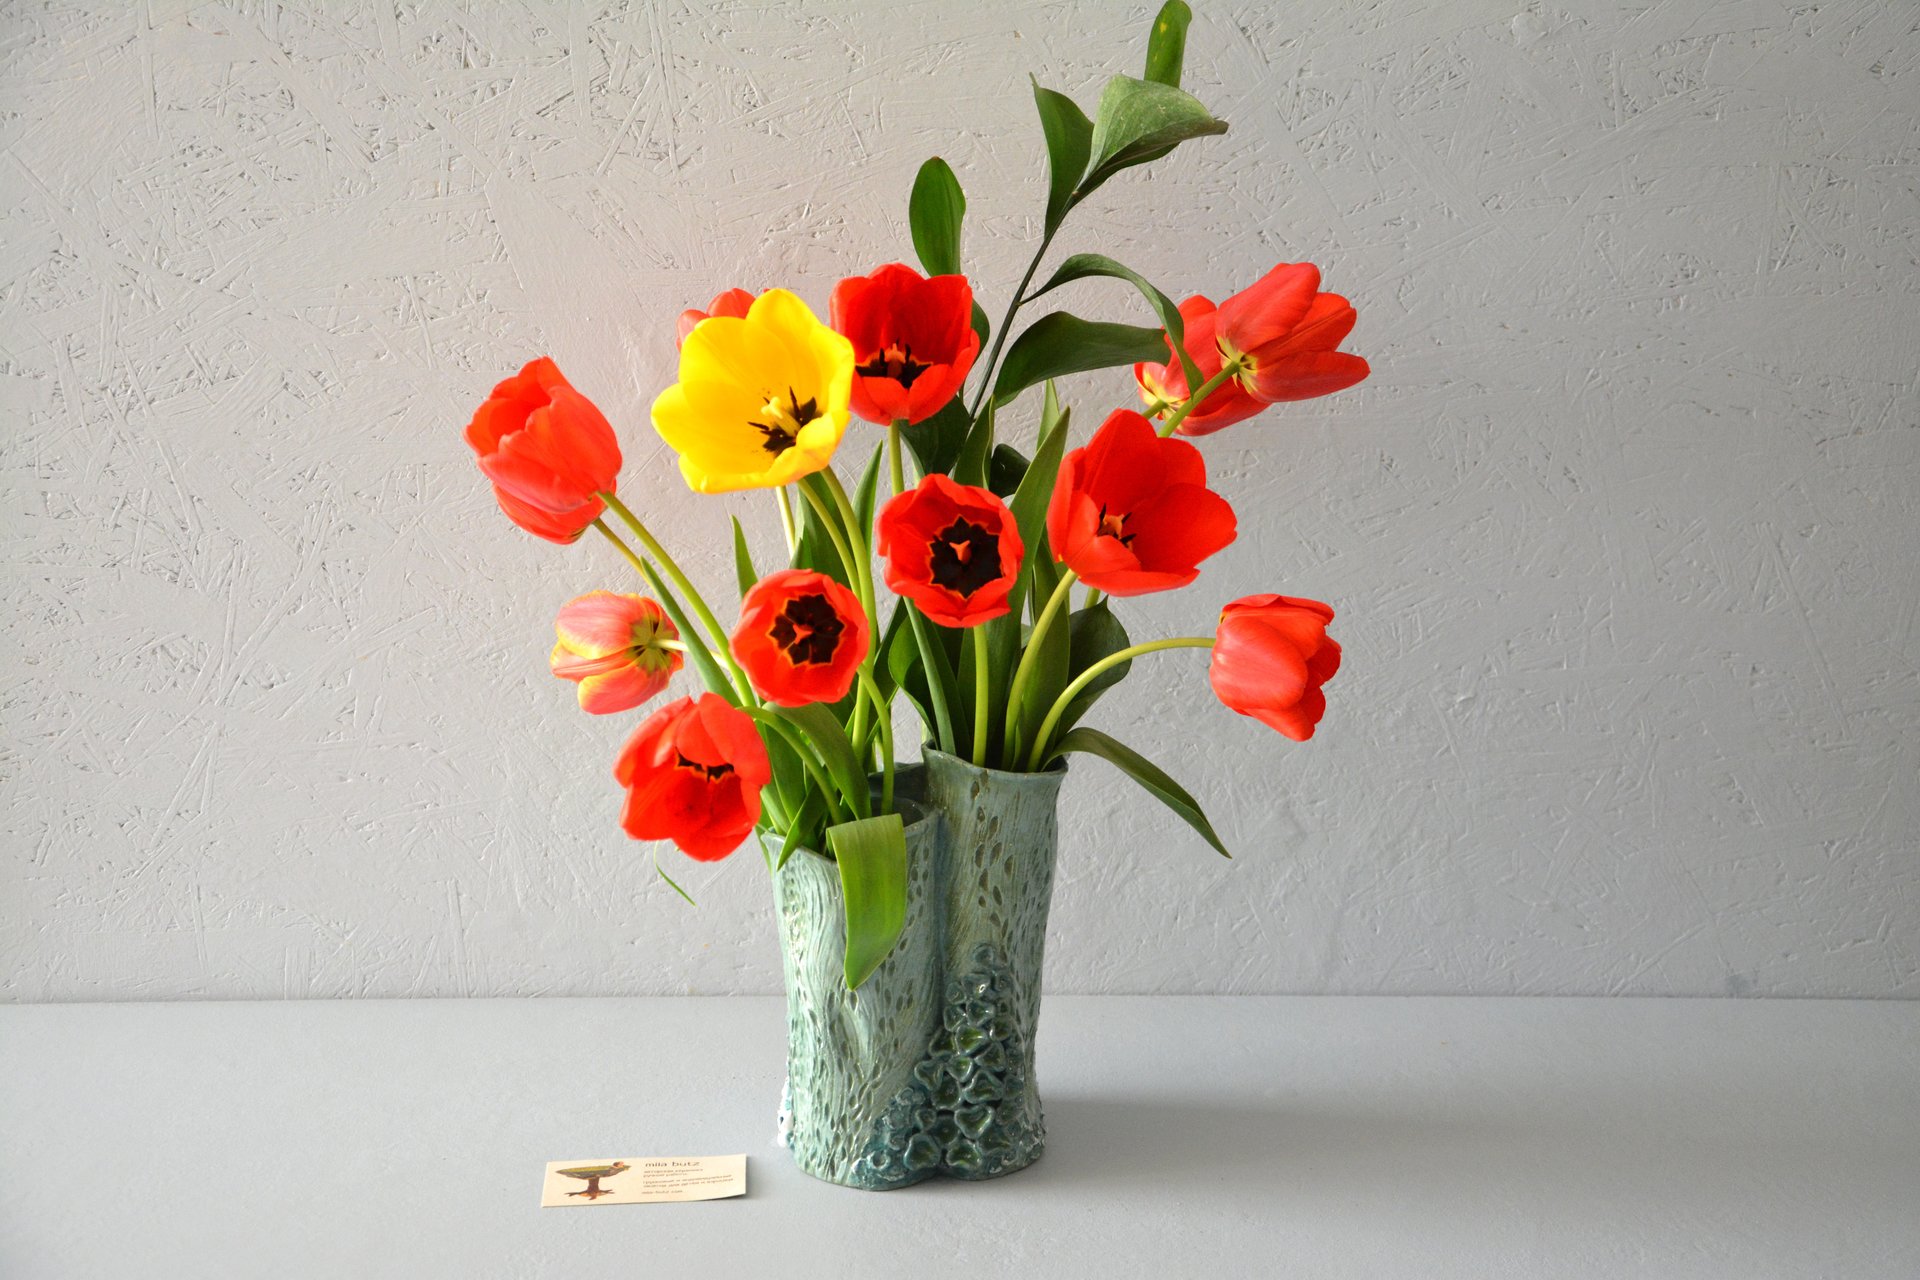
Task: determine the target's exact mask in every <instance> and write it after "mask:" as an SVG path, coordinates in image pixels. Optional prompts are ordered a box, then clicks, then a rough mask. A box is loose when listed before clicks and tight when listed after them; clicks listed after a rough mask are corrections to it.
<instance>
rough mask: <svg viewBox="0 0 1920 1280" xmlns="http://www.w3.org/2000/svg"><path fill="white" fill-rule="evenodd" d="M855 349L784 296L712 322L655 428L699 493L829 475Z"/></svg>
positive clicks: (702, 326) (842, 429)
mask: <svg viewBox="0 0 1920 1280" xmlns="http://www.w3.org/2000/svg"><path fill="white" fill-rule="evenodd" d="M852 394H853V344H852V343H850V342H848V341H847V340H846V339H845V338H843V337H841V336H840V335H839V334H837V333H835V332H834V331H833V330H832V329H829V328H828V327H827V326H826V325H824V324H821V323H820V321H819V320H818V319H817V318H815V316H814V314H813V312H811V311H809V310H808V309H807V304H806V303H804V302H802V301H800V299H798V298H796V297H795V296H794V295H793V294H791V293H788V292H787V291H786V290H785V289H769V290H768V291H767V292H765V293H763V294H761V295H760V296H759V297H758V298H756V299H754V301H753V305H752V306H751V307H750V308H748V310H747V314H746V315H745V316H744V317H740V318H736V317H733V316H710V317H708V318H707V319H705V320H702V321H701V322H700V323H699V324H698V325H696V326H695V327H694V330H693V332H692V333H691V334H689V335H688V336H687V340H686V344H685V345H684V346H682V347H681V349H680V381H679V382H677V383H675V384H674V385H673V386H671V387H668V388H667V389H666V390H665V391H663V392H661V393H660V395H659V397H658V398H656V399H655V400H654V402H653V429H654V430H655V431H658V432H659V433H660V438H661V439H663V440H665V441H666V442H667V443H668V444H669V445H671V446H672V447H673V449H674V451H675V452H676V453H678V454H679V455H680V474H682V475H684V476H685V477H686V478H687V484H688V485H689V486H691V487H692V489H693V490H694V492H696V493H728V492H731V491H733V490H735V489H771V488H776V487H778V486H780V485H783V484H788V483H791V482H792V481H795V480H798V479H799V478H800V477H801V476H804V475H810V474H811V473H813V472H815V471H819V470H820V469H821V468H823V467H825V466H826V465H827V463H829V462H830V461H832V460H833V451H834V450H835V449H836V448H838V447H839V445H840V437H841V436H843V435H845V434H846V430H847V414H848V410H849V401H850V399H851V397H852Z"/></svg>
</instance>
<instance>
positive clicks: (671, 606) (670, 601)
mask: <svg viewBox="0 0 1920 1280" xmlns="http://www.w3.org/2000/svg"><path fill="white" fill-rule="evenodd" d="M640 567H641V569H643V570H645V572H646V575H647V585H648V586H650V587H652V588H653V593H654V595H656V596H658V597H659V598H660V607H661V608H662V609H665V610H666V611H667V616H668V617H669V618H672V619H673V625H674V626H675V627H678V628H679V630H680V641H681V643H682V644H684V645H686V646H687V661H689V662H691V663H692V664H693V670H694V673H695V674H696V675H698V676H699V677H700V683H701V684H704V685H705V686H707V688H708V689H709V690H711V691H712V692H714V693H717V694H719V695H720V696H721V697H723V698H725V699H726V700H727V701H728V702H731V703H733V704H734V705H735V706H738V705H739V703H740V692H739V690H737V689H735V688H734V687H733V681H732V680H730V679H728V678H727V673H726V672H725V671H724V670H722V669H721V666H720V663H719V662H718V661H717V660H716V659H715V658H714V656H713V651H712V650H711V649H709V648H707V644H706V641H704V640H702V639H701V638H700V637H701V633H700V632H699V631H698V630H696V629H695V628H694V625H693V623H691V622H689V621H688V620H687V612H686V610H685V609H682V608H681V607H680V601H679V600H677V599H676V598H675V597H674V594H673V592H672V591H671V590H669V589H668V587H667V584H666V582H665V581H663V580H662V579H661V577H660V571H659V570H658V569H655V568H654V567H653V562H652V561H651V560H647V559H644V558H643V559H642V560H641V561H640Z"/></svg>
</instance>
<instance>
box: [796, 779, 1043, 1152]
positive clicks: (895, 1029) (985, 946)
mask: <svg viewBox="0 0 1920 1280" xmlns="http://www.w3.org/2000/svg"><path fill="white" fill-rule="evenodd" d="M923 754H924V756H925V761H926V763H925V765H924V766H923V767H921V768H918V769H906V770H902V772H901V777H900V779H899V782H898V793H899V794H900V795H901V796H902V797H903V800H904V801H905V802H906V803H904V804H903V809H907V810H909V826H908V828H907V920H906V925H905V927H904V928H903V929H902V930H901V935H900V942H899V944H898V945H897V946H896V947H895V948H894V950H893V952H892V954H890V955H889V956H888V957H887V959H886V960H885V961H884V962H882V963H881V965H880V967H879V968H878V969H877V970H875V971H874V974H873V976H872V977H870V978H869V979H867V981H866V982H865V983H864V984H862V986H861V987H860V989H859V990H858V991H848V990H847V989H846V982H845V979H844V976H843V974H842V970H841V952H842V947H843V945H844V939H845V931H846V919H845V915H844V911H843V908H842V905H841V897H840V878H839V871H838V868H836V867H835V866H834V864H833V863H832V862H831V861H829V860H828V859H826V858H823V857H821V856H820V855H818V854H816V853H812V852H809V851H805V850H802V851H799V852H796V853H795V854H794V855H793V856H792V857H791V858H789V859H788V861H787V865H786V866H785V867H784V868H783V869H782V870H781V871H780V872H779V873H778V874H777V875H776V876H775V877H774V901H775V904H776V907H777V909H778V913H779V918H780V935H781V945H782V949H783V953H784V962H785V971H786V981H787V1085H786V1093H785V1097H784V1098H783V1099H782V1105H781V1109H780V1138H781V1141H782V1142H783V1143H784V1144H785V1145H786V1146H787V1147H788V1149H789V1150H790V1151H791V1152H792V1153H793V1158H794V1162H795V1163H796V1164H798V1165H799V1166H800V1168H801V1169H803V1170H805V1171H806V1172H807V1173H810V1174H812V1175H813V1176H814V1177H816V1178H824V1179H826V1180H828V1181H830V1182H838V1183H842V1184H844V1185H846V1186H851V1187H864V1188H867V1189H870V1190H886V1189H889V1188H892V1187H901V1186H906V1185H907V1184H909V1183H913V1182H919V1181H921V1180H923V1179H926V1178H930V1177H933V1176H934V1175H936V1174H941V1175H945V1176H947V1177H954V1178H968V1179H979V1178H994V1177H999V1176H1000V1175H1002V1174H1007V1173H1012V1172H1014V1171H1015V1170H1017V1169H1024V1168H1026V1167H1027V1166H1028V1165H1030V1164H1032V1163H1033V1162H1034V1160H1036V1159H1038V1158H1039V1155H1040V1152H1041V1149H1042V1146H1043V1145H1044V1141H1045V1134H1046V1131H1045V1126H1044V1125H1043V1123H1042V1121H1041V1115H1040V1095H1039V1092H1038V1089H1037V1086H1036V1083H1035V1080H1034V1073H1033V1040H1034V1031H1035V1028H1036V1026H1037V1024H1038V1021H1039V1016H1040V970H1041V960H1042V957H1043V953H1044V950H1045V945H1046V933H1047V908H1048V906H1049V904H1050V902H1051V901H1052V897H1053V865H1054V852H1055V847H1056V837H1057V834H1058V822H1057V802H1058V799H1059V794H1060V782H1061V780H1062V778H1064V777H1065V771H1064V770H1054V771H1052V772H1048V773H1041V774H1023V773H1002V772H1000V771H998V770H993V769H978V768H975V767H974V766H973V765H971V764H968V763H967V762H965V761H963V760H958V759H955V758H954V757H952V756H948V755H944V754H942V753H940V752H937V751H932V750H927V751H925V752H924V753H923ZM916 803H917V805H918V809H917V811H915V805H916Z"/></svg>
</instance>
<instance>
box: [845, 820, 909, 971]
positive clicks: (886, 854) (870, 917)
mask: <svg viewBox="0 0 1920 1280" xmlns="http://www.w3.org/2000/svg"><path fill="white" fill-rule="evenodd" d="M827 848H828V849H830V850H831V851H832V853H833V860H834V862H835V863H837V864H838V865H839V867H840V892H841V895H842V896H843V897H844V899H845V903H846V909H847V951H846V974H847V988H848V990H853V989H856V988H858V987H859V985H860V984H861V983H863V982H865V981H866V980H867V979H868V978H870V977H872V976H873V971H874V970H875V969H878V968H879V967H880V962H881V961H882V960H885V959H886V958H887V954H888V953H889V952H890V951H892V950H893V944H894V943H896V942H898V941H899V940H900V930H901V928H902V926H904V925H905V924H906V922H907V834H906V827H905V824H904V823H903V822H902V821H901V819H900V815H899V814H897V813H883V814H881V815H880V816H879V817H877V818H859V819H856V820H854V821H852V822H843V823H841V824H840V825H839V826H837V827H828V828H827Z"/></svg>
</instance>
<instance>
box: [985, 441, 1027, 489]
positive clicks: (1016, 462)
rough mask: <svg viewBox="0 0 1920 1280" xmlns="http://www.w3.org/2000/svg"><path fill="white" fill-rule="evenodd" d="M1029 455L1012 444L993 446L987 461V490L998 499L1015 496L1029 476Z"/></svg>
mask: <svg viewBox="0 0 1920 1280" xmlns="http://www.w3.org/2000/svg"><path fill="white" fill-rule="evenodd" d="M1027 466H1028V463H1027V455H1026V454H1024V453H1022V452H1020V451H1019V450H1018V449H1016V448H1014V447H1013V446H1012V445H1010V444H997V445H995V446H993V456H992V457H990V458H988V459H987V490H988V492H990V493H992V494H993V496H994V497H996V498H1008V497H1011V496H1013V493H1014V491H1015V490H1016V489H1018V488H1019V487H1020V482H1021V481H1022V480H1024V479H1026V476H1027Z"/></svg>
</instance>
